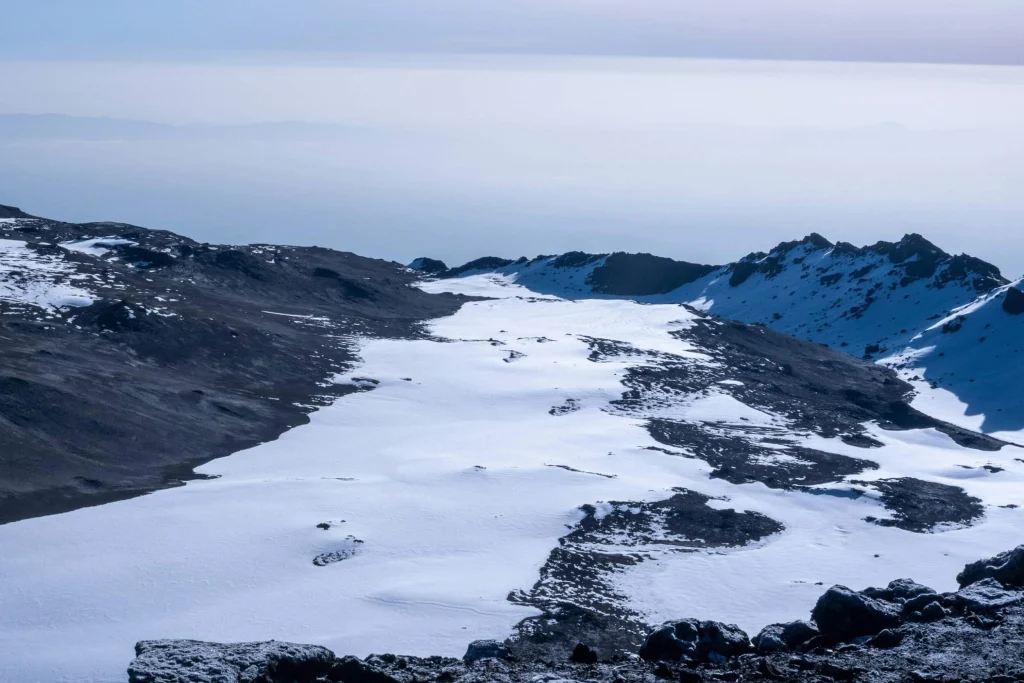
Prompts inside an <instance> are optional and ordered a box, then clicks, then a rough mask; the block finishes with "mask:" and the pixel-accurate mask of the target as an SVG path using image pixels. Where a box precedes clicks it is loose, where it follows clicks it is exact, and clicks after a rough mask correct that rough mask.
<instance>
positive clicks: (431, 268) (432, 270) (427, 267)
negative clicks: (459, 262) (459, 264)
mask: <svg viewBox="0 0 1024 683" xmlns="http://www.w3.org/2000/svg"><path fill="white" fill-rule="evenodd" d="M409 267H410V268H412V269H413V270H418V271H420V272H421V273H426V274H427V275H440V274H441V273H443V272H445V271H446V270H448V266H446V265H445V263H444V261H438V260H437V259H433V258H427V257H425V256H423V257H420V258H418V259H416V260H415V261H413V262H412V263H410V264H409Z"/></svg>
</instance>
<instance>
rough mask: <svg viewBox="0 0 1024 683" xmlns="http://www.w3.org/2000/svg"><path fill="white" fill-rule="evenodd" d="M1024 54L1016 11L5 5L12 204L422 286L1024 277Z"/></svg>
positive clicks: (725, 4)
mask: <svg viewBox="0 0 1024 683" xmlns="http://www.w3.org/2000/svg"><path fill="white" fill-rule="evenodd" d="M1020 35H1024V3H1020V2H1016V1H1012V2H1011V1H1007V0H989V1H988V2H985V3H962V2H928V3H926V2H919V1H918V0H903V1H900V2H888V3H882V2H877V1H876V0H862V1H861V2H856V3H854V2H847V1H846V0H836V1H835V2H830V3H818V2H805V1H803V0H778V1H772V2H765V1H764V0H758V1H755V0H720V1H718V2H714V3H677V2H664V1H661V0H636V1H635V2H630V3H623V2H611V1H609V0H588V1H586V2H584V1H583V0H547V1H546V2H539V1H536V2H535V1H534V0H519V1H517V2H502V3H497V2H480V1H479V0H477V1H475V2H468V1H464V0H448V1H442V0H419V1H417V2H411V1H409V0H392V1H390V2H379V1H378V2H373V3H371V2H344V1H338V0H335V1H332V2H328V1H327V0H297V1H295V2H289V3H279V2H266V1H264V0H246V1H245V2H242V1H241V0H218V1H210V0H207V1H206V2H195V1H193V0H178V1H176V2H168V1H165V0H150V1H149V2H146V3H139V2H134V1H132V2H128V1H124V0H93V2H90V3H88V4H86V3H80V2H74V1H56V0H42V1H36V2H22V1H21V0H8V2H6V3H5V7H4V21H3V22H2V23H0V83H3V84H4V85H3V94H2V96H0V154H2V155H3V158H4V160H5V162H4V163H3V164H0V203H6V204H15V205H20V206H22V207H23V208H25V209H26V210H28V211H30V212H34V213H37V214H40V215H48V216H53V217H56V218H63V219H66V220H79V221H84V220H101V219H107V220H121V221H126V222H133V223H137V224H141V225H146V226H151V227H159V228H166V229H171V230H175V231H178V232H181V233H184V234H188V235H190V236H193V237H196V238H199V239H205V240H209V241H215V242H255V241H267V242H292V243H302V244H320V245H322V246H331V247H335V248H341V249H347V250H351V251H356V252H359V253H363V254H366V255H371V256H380V257H384V258H390V259H395V260H399V261H403V262H405V261H409V260H411V259H412V258H415V257H417V256H421V255H429V256H435V257H440V258H443V259H445V260H447V261H450V262H452V263H457V262H461V261H466V260H469V259H471V258H475V257H477V256H480V255H484V254H497V255H503V256H509V257H516V256H519V255H523V254H525V255H534V254H537V253H555V252H559V251H565V250H569V249H583V250H588V251H610V250H627V251H651V252H654V253H660V254H664V255H667V256H673V257H676V258H684V259H687V260H692V261H702V262H711V263H722V262H726V261H729V260H733V259H735V258H738V257H740V256H742V255H744V254H745V253H747V252H749V251H754V250H760V249H765V248H768V247H770V246H772V245H773V244H775V243H777V242H779V241H782V240H788V239H793V238H796V237H800V236H802V235H803V234H806V233H807V232H811V231H817V232H820V233H822V234H824V235H826V236H828V237H830V238H831V239H843V240H847V241H851V242H854V243H861V244H863V243H871V242H874V241H877V240H879V239H889V240H895V239H899V237H900V236H901V235H902V234H903V233H905V232H910V231H916V232H921V233H922V234H924V235H926V236H927V237H929V238H930V239H932V240H933V241H935V242H936V243H938V244H939V245H940V246H943V247H944V248H946V249H947V250H949V251H954V252H959V251H966V252H969V253H972V254H974V255H976V256H979V257H981V258H986V259H987V260H990V261H992V262H994V263H996V264H997V265H998V266H1000V267H1001V268H1002V269H1003V270H1004V271H1006V272H1007V274H1009V275H1013V276H1016V275H1020V274H1022V273H1024V236H1022V235H1021V233H1024V230H1021V229H1020V227H1021V225H1022V223H1024V220H1022V219H1024V197H1022V196H1021V193H1020V192H1019V188H1020V187H1022V186H1024V116H1021V113H1022V112H1024V66H1019V65H1020V64H1021V63H1022V60H1024V43H1022V41H1020V40H1019V39H1018V37H1019V36H1020ZM822 60H825V61H822ZM920 62H930V64H922V63H920ZM53 115H60V116H53Z"/></svg>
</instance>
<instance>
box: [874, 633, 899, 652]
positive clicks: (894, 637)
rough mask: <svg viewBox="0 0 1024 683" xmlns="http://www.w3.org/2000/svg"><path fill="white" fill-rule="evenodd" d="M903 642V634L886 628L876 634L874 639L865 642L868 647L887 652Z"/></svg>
mask: <svg viewBox="0 0 1024 683" xmlns="http://www.w3.org/2000/svg"><path fill="white" fill-rule="evenodd" d="M902 642H903V634H902V633H900V632H899V631H893V630H892V629H889V628H886V629H882V630H881V631H879V632H878V635H876V636H875V637H874V638H872V639H871V640H869V641H868V642H867V645H868V646H869V647H874V648H878V649H879V650H888V649H890V648H894V647H896V646H897V645H899V644H900V643H902Z"/></svg>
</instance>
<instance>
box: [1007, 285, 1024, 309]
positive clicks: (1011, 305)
mask: <svg viewBox="0 0 1024 683" xmlns="http://www.w3.org/2000/svg"><path fill="white" fill-rule="evenodd" d="M1003 310H1004V311H1006V312H1007V313H1009V314H1010V315H1020V314H1021V313H1024V292H1022V291H1020V290H1019V289H1017V288H1016V287H1010V288H1009V289H1007V290H1006V295H1005V296H1004V297H1003Z"/></svg>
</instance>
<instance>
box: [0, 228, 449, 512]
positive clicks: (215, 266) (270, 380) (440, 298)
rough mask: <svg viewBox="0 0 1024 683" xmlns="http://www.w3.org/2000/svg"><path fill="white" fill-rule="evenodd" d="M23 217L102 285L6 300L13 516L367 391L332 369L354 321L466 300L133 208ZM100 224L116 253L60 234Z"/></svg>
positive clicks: (2, 307)
mask: <svg viewBox="0 0 1024 683" xmlns="http://www.w3.org/2000/svg"><path fill="white" fill-rule="evenodd" d="M22 213H23V212H17V211H15V210H13V209H9V208H5V209H0V215H3V216H5V217H6V216H8V215H9V216H10V217H16V218H22V217H23V216H22ZM2 227H3V226H2V225H0V228H2ZM21 227H30V228H31V231H22V230H20V228H21ZM12 229H16V230H18V239H19V240H24V241H25V242H26V243H27V247H28V248H30V249H33V250H36V251H41V252H44V253H45V254H46V255H47V258H52V259H58V260H59V262H60V263H61V264H62V267H63V268H66V269H68V270H70V271H71V272H73V273H74V275H75V277H77V278H80V279H79V280H78V282H79V283H80V284H83V286H85V287H86V288H87V289H88V290H89V291H90V292H92V293H93V294H94V295H95V296H94V298H95V299H96V300H95V302H94V303H93V304H91V305H88V306H80V307H77V308H68V309H62V310H60V311H58V312H55V313H51V312H49V311H46V310H45V309H41V308H38V307H33V306H29V305H24V306H14V305H12V304H10V303H9V302H6V301H4V302H0V312H2V313H3V315H0V355H2V357H3V359H4V368H3V371H2V372H0V524H3V523H7V522H12V521H17V520H20V519H26V518H29V517H36V516H39V515H46V514H54V513H59V512H66V511H69V510H74V509H76V508H79V507H83V506H87V505H98V504H102V503H107V502H110V501H114V500H121V499H124V498H130V497H132V496H137V495H141V494H144V493H147V492H150V491H153V490H157V489H161V488H166V487H169V486H178V485H181V483H182V482H183V481H184V480H187V479H194V478H196V477H197V475H196V474H195V473H194V472H193V470H194V468H195V467H196V466H198V465H200V464H202V463H204V462H207V461H209V460H212V459H214V458H219V457H222V456H225V455H229V454H231V453H234V452H236V451H239V450H243V449H246V448H250V447H252V446H255V445H257V444H260V443H263V442H266V441H270V440H273V439H275V438H277V437H278V436H280V434H281V433H283V432H284V431H286V430H288V429H290V428H292V427H295V426H298V425H301V424H304V423H305V422H307V421H308V419H309V418H308V417H307V416H308V414H309V413H310V412H311V411H312V410H313V409H315V407H316V406H321V405H326V404H328V403H329V402H331V401H332V400H333V399H334V398H336V397H338V396H341V395H344V394H346V393H349V392H352V391H356V390H358V387H356V386H353V385H340V384H326V385H325V383H324V380H325V378H327V377H330V376H331V375H332V374H334V373H341V372H344V371H345V370H346V369H347V368H349V367H351V364H352V363H353V362H354V361H355V360H356V356H355V353H354V350H353V348H352V347H351V346H350V344H349V343H347V342H346V341H344V339H345V338H347V337H350V336H353V335H364V336H377V337H393V338H410V337H417V336H421V335H422V334H423V332H422V330H421V327H420V324H421V321H423V320H426V319H430V318H436V317H439V316H443V315H449V314H451V313H453V312H455V311H456V310H457V309H458V307H459V306H460V305H461V304H462V302H463V301H465V300H466V299H464V298H462V297H457V296H452V295H431V294H427V293H425V292H423V291H422V290H419V289H417V288H414V287H410V286H409V285H410V284H412V283H414V282H415V281H416V280H417V279H418V278H419V277H420V276H419V275H418V274H416V273H414V272H411V271H409V270H408V269H406V268H404V267H402V266H399V265H397V264H394V263H390V262H386V261H380V260H375V259H368V258H361V257H359V256H355V255H354V254H347V253H343V252H338V251H333V250H330V249H321V248H317V247H284V246H282V247H277V246H268V245H246V246H238V247H231V248H225V247H218V246H215V245H209V244H200V243H198V242H195V241H193V240H190V239H188V238H186V237H182V236H180V235H176V234H174V233H170V232H166V231H161V230H147V229H145V228H139V227H136V226H130V225H125V224H122V223H87V224H71V223H61V222H58V221H50V220H45V219H31V220H30V223H28V222H26V223H25V224H19V225H18V226H16V227H15V228H12ZM87 238H91V239H99V238H110V239H109V243H108V245H107V247H106V248H107V249H108V252H107V253H106V254H103V255H98V256H97V255H91V254H85V253H80V252H76V251H71V250H68V249H64V248H61V247H58V246H55V245H56V244H59V243H63V242H74V241H81V240H84V239H87ZM125 241H130V242H132V243H133V244H125V243H124V242H125ZM100 242H101V243H102V239H100Z"/></svg>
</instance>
